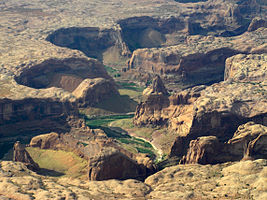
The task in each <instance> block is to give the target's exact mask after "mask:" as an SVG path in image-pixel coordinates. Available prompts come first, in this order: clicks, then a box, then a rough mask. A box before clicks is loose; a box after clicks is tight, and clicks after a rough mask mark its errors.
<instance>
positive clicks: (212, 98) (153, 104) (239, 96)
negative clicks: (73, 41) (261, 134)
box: [134, 54, 267, 156]
mask: <svg viewBox="0 0 267 200" xmlns="http://www.w3.org/2000/svg"><path fill="white" fill-rule="evenodd" d="M265 57H266V55H265V54H261V55H251V56H244V55H243V56H242V55H238V56H235V57H233V58H230V60H229V61H228V62H230V61H231V59H232V60H235V59H236V60H238V61H236V62H234V63H240V62H241V63H242V62H244V64H242V65H238V64H235V65H237V66H239V67H240V68H238V70H232V73H233V74H232V75H231V76H232V77H235V76H238V73H239V72H240V71H242V70H244V71H246V79H247V80H254V81H253V82H249V81H248V82H246V81H235V79H234V80H232V81H231V80H228V81H224V82H220V83H217V84H213V85H212V86H209V87H206V86H197V87H193V88H191V89H187V90H184V91H182V92H179V93H176V94H173V95H171V96H170V97H164V101H163V100H162V99H163V97H162V96H160V95H150V96H148V97H147V100H145V101H144V102H142V103H141V104H140V105H139V106H138V107H137V110H136V114H135V118H134V123H135V124H136V125H139V126H140V125H146V124H152V125H160V126H167V127H169V129H172V130H175V131H176V133H177V137H179V138H177V139H176V140H175V142H174V145H173V146H172V149H171V153H170V154H171V155H178V156H181V155H183V154H184V153H185V152H184V151H185V149H186V148H183V147H181V144H183V145H185V146H187V145H188V144H189V141H190V140H192V139H196V138H197V137H200V136H210V135H213V136H217V137H218V139H219V141H227V140H229V139H230V138H231V137H232V136H233V134H234V132H235V130H236V129H237V127H238V126H239V125H241V124H244V123H246V122H248V121H254V122H256V123H259V124H263V125H266V123H267V122H266V112H267V110H266V85H265V84H264V81H265V79H264V78H261V77H262V76H260V77H259V78H258V75H257V73H253V72H254V71H255V67H253V66H256V68H257V72H258V71H262V72H263V74H264V73H265V72H264V71H265V70H264V69H265V68H266V66H265V62H264V60H265ZM245 60H247V61H245ZM259 60H262V61H260V62H258V61H259ZM250 66H251V67H250ZM226 70H228V68H227V69H226ZM259 74H260V72H259ZM255 76H256V78H253V77H255ZM263 76H264V75H263ZM150 99H153V100H154V101H152V100H150ZM148 100H149V101H148ZM183 149H184V150H183Z"/></svg>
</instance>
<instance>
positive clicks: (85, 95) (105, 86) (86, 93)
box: [72, 78, 119, 107]
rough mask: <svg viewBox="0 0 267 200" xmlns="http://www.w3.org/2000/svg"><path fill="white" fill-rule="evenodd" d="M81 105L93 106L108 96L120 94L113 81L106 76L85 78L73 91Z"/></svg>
mask: <svg viewBox="0 0 267 200" xmlns="http://www.w3.org/2000/svg"><path fill="white" fill-rule="evenodd" d="M72 94H73V95H74V96H75V97H76V98H77V101H78V104H79V106H80V107H85V106H92V105H95V104H97V103H99V102H100V101H101V100H103V99H107V98H108V97H111V96H115V95H119V92H118V90H117V89H116V88H115V84H114V82H113V81H110V80H107V79H104V78H95V79H85V80H83V82H82V83H81V84H80V85H79V86H78V87H77V88H76V89H75V90H74V91H73V92H72Z"/></svg>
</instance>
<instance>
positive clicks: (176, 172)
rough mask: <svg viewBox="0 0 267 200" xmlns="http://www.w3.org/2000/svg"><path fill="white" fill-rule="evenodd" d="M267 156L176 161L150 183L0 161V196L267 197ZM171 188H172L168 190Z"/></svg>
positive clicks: (131, 197) (113, 197)
mask: <svg viewBox="0 0 267 200" xmlns="http://www.w3.org/2000/svg"><path fill="white" fill-rule="evenodd" d="M266 164H267V163H266V160H263V159H259V160H255V161H251V160H247V161H242V162H235V163H227V164H218V165H197V164H195V165H176V166H173V167H167V168H165V169H164V170H162V171H160V172H158V173H156V174H154V175H152V176H149V177H148V178H147V179H146V180H145V182H141V181H137V180H133V179H129V180H124V181H119V180H106V181H85V180H79V179H73V178H68V177H66V176H64V177H58V178H57V179H55V178H51V177H49V176H42V175H37V174H36V173H34V172H32V171H30V170H28V169H27V168H26V167H25V166H24V165H23V164H22V163H18V162H11V161H0V198H12V199H18V198H20V199H32V198H36V199H51V200H52V199H63V198H65V199H88V198H91V199H93V198H94V199H99V200H100V199H116V198H117V199H169V200H171V199H177V198H179V199H190V198H191V199H194V198H195V199H203V197H204V198H205V199H214V198H217V199H237V198H241V199H259V200H264V199H266V187H267V185H266V183H267V182H266V167H267V165H266ZM166 191H167V192H166Z"/></svg>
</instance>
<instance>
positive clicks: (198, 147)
mask: <svg viewBox="0 0 267 200" xmlns="http://www.w3.org/2000/svg"><path fill="white" fill-rule="evenodd" d="M222 146H223V145H222V144H220V142H219V140H218V139H217V137H216V136H203V137H199V138H197V139H196V140H191V141H190V144H189V149H188V151H187V155H186V157H184V158H183V159H182V160H181V161H180V163H182V164H183V163H186V164H191V163H199V164H204V165H205V164H215V163H218V161H217V160H216V159H217V157H218V155H220V151H221V148H222ZM220 156H222V155H220Z"/></svg>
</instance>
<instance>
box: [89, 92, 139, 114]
mask: <svg viewBox="0 0 267 200" xmlns="http://www.w3.org/2000/svg"><path fill="white" fill-rule="evenodd" d="M136 106H137V102H136V101H134V100H133V99H131V98H130V97H129V96H128V95H113V96H112V97H110V98H108V99H105V100H103V101H101V102H100V103H99V104H97V105H95V106H94V107H96V108H100V109H103V110H107V111H110V112H114V113H127V112H134V111H135V108H136Z"/></svg>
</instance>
